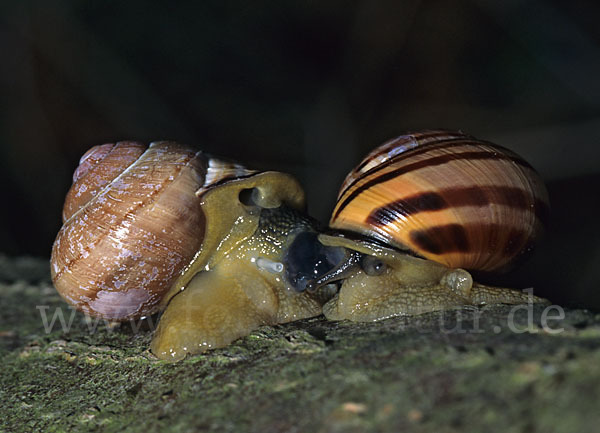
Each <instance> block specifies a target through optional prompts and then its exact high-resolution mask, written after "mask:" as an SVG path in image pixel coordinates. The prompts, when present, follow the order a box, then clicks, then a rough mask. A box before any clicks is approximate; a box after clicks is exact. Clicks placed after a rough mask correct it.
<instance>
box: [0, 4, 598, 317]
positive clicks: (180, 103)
mask: <svg viewBox="0 0 600 433" xmlns="http://www.w3.org/2000/svg"><path fill="white" fill-rule="evenodd" d="M11 3H12V4H11ZM599 17H600V6H599V4H598V2H595V1H591V0H589V1H579V2H563V1H559V0H522V1H517V0H504V1H501V2H500V1H493V0H464V1H432V0H422V1H419V0H402V1H399V0H383V1H372V0H354V1H348V0H346V1H341V0H333V1H327V2H317V1H302V2H291V1H283V0H273V1H254V2H247V1H242V0H230V1H211V2H209V1H206V2H200V1H188V2H185V1H182V2H177V3H175V2H164V3H163V4H162V5H161V4H159V3H158V2H152V3H150V2H145V1H139V0H133V1H128V2H121V1H102V2H99V1H97V2H91V1H86V2H80V1H64V0H63V1H60V0H54V1H52V2H48V1H20V2H1V6H0V20H1V25H0V47H1V49H2V52H3V53H4V54H3V56H2V67H1V68H0V95H1V98H0V104H1V107H0V108H1V110H0V182H1V185H2V196H3V197H2V203H3V205H2V211H1V212H0V253H4V254H7V255H13V256H16V255H34V256H41V257H49V255H50V249H51V245H52V242H53V240H54V236H55V235H56V232H57V231H58V229H59V227H60V225H61V221H60V218H61V207H62V201H63V198H64V195H65V193H66V191H67V190H68V188H69V185H70V179H71V174H72V172H73V170H74V168H75V167H76V165H77V161H78V159H79V157H80V156H81V155H82V154H83V153H84V152H85V151H86V149H88V148H89V147H91V146H93V145H96V144H100V143H104V142H112V141H115V140H123V139H131V140H140V141H145V142H150V141H153V140H160V139H172V140H177V141H180V142H183V143H187V144H190V145H194V146H196V147H198V148H200V149H203V150H205V151H208V152H211V153H214V154H218V155H222V156H227V157H230V158H234V159H237V160H239V161H243V162H244V163H246V164H247V165H248V166H252V167H257V168H271V169H277V170H281V171H286V172H290V173H293V174H294V175H296V176H297V177H298V178H299V179H300V180H301V181H302V183H303V184H304V185H305V186H306V190H307V193H308V199H309V211H310V213H311V214H313V215H314V216H316V217H317V218H319V219H321V220H322V221H326V220H327V217H328V214H329V212H330V211H331V209H332V207H333V204H334V200H335V196H336V193H337V189H338V187H339V185H340V183H341V181H342V179H343V177H344V175H345V173H346V172H347V171H348V170H350V169H351V168H352V167H353V165H354V164H356V163H357V162H358V161H359V160H360V159H361V157H362V156H363V155H364V154H365V153H366V152H367V151H369V150H370V149H372V148H373V147H374V146H376V145H378V144H380V143H381V142H383V141H385V140H387V139H388V138H391V137H394V136H396V135H399V134H401V133H403V132H405V131H410V130H416V129H421V128H450V129H462V130H464V131H468V132H470V133H471V134H473V135H475V136H477V137H480V138H485V139H488V140H491V141H494V142H497V143H499V144H501V145H504V146H506V147H509V148H511V149H513V150H515V151H516V152H518V153H520V154H521V155H522V156H524V157H525V158H526V159H527V160H528V161H530V162H531V163H532V165H533V166H534V167H536V168H537V169H538V171H539V172H540V173H541V175H542V176H543V177H544V179H545V180H546V182H547V185H548V189H549V191H550V197H551V202H552V221H551V226H550V228H549V230H548V233H547V236H546V238H545V240H544V241H543V242H542V243H541V244H540V245H539V247H538V249H537V252H536V253H535V255H534V256H533V257H532V259H531V260H530V261H529V262H528V263H526V264H525V265H524V266H523V267H522V268H520V269H519V270H518V271H516V272H514V273H511V274H510V275H508V276H504V277H501V278H500V280H499V282H500V283H504V284H514V285H515V286H516V287H521V288H524V287H531V286H534V287H535V288H536V293H537V294H540V295H544V296H548V297H550V298H551V299H552V300H554V301H556V302H559V303H563V304H566V305H570V306H583V307H588V308H592V309H596V310H598V309H600V235H599V231H598V223H597V220H598V216H597V215H598V212H599V211H600V198H599V194H598V186H600V31H599V29H598V18H599Z"/></svg>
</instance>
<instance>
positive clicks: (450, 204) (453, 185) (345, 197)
mask: <svg viewBox="0 0 600 433" xmlns="http://www.w3.org/2000/svg"><path fill="white" fill-rule="evenodd" d="M547 213H548V196H547V192H546V189H545V187H544V184H543V182H542V180H541V178H540V176H539V175H538V174H537V173H536V171H535V170H534V169H533V168H532V167H531V166H530V165H529V164H528V163H527V162H526V161H524V160H523V159H522V158H521V157H520V156H518V155H517V154H515V153H514V152H512V151H510V150H508V149H505V148H503V147H500V146H497V145H494V144H492V143H489V142H486V141H481V140H478V139H476V138H474V137H472V136H469V135H467V134H465V133H462V132H452V131H426V132H419V133H414V134H408V135H403V136H400V137H398V138H395V139H393V140H390V141H388V142H386V143H384V144H383V145H381V146H380V147H378V148H376V149H375V150H374V151H373V152H371V153H370V154H369V155H368V156H367V157H366V158H365V159H364V160H363V161H362V162H361V163H360V164H359V165H358V166H357V167H356V168H355V169H354V170H353V171H352V172H351V173H350V174H349V175H348V176H347V178H346V180H345V181H344V183H343V185H342V188H341V191H340V193H339V196H338V201H337V204H336V206H335V209H334V211H333V215H332V217H331V221H330V226H331V227H333V228H335V229H339V230H347V231H352V232H358V233H361V234H363V235H367V236H369V237H371V238H374V239H377V240H379V241H382V242H385V243H387V244H389V245H392V246H394V247H396V248H400V249H408V250H411V251H412V252H414V253H416V254H418V255H420V256H422V257H425V258H427V259H430V260H433V261H436V262H438V263H441V264H443V265H445V266H448V267H451V268H457V267H460V268H465V269H470V270H478V271H499V270H503V269H506V268H507V267H509V266H510V265H511V263H513V261H514V260H515V259H516V258H517V257H519V256H520V255H521V254H523V253H524V252H527V251H529V250H530V249H531V248H532V246H533V244H534V243H535V241H536V239H537V238H538V236H539V235H540V233H541V232H542V231H543V226H544V223H545V221H546V218H547Z"/></svg>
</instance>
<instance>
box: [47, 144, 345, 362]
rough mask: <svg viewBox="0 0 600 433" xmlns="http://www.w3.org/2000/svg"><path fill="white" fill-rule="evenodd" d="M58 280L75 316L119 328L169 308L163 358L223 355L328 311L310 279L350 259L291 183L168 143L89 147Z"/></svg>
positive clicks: (159, 344) (161, 341)
mask: <svg viewBox="0 0 600 433" xmlns="http://www.w3.org/2000/svg"><path fill="white" fill-rule="evenodd" d="M73 181H74V182H73V185H72V187H71V189H70V190H69V192H68V194H67V197H66V200H65V205H64V211H63V226H62V228H61V229H60V231H59V233H58V235H57V237H56V240H55V242H54V245H53V248H52V257H51V274H52V281H53V283H54V285H55V287H56V288H57V290H58V291H59V293H60V294H61V296H62V297H63V298H64V299H65V300H66V301H67V302H68V303H70V304H71V305H73V306H75V307H76V308H77V309H78V310H80V311H82V312H84V313H86V314H88V315H92V316H96V317H102V318H106V319H110V320H115V321H123V320H131V319H136V318H140V317H144V316H147V315H150V314H152V313H155V312H157V311H160V310H163V309H165V308H166V309H165V312H164V314H163V315H162V317H161V319H160V322H159V325H158V327H157V329H156V332H155V334H154V338H153V341H152V344H151V350H152V352H153V353H154V354H155V355H156V356H157V357H159V358H162V359H169V360H178V359H182V358H183V357H185V356H186V355H187V354H192V353H198V352H202V351H204V350H207V349H210V348H214V347H222V346H225V345H227V344H229V343H230V342H231V341H233V340H235V339H236V338H239V337H241V336H244V335H247V334H248V333H250V332H251V331H252V330H253V329H255V328H257V327H258V326H260V325H263V324H275V323H284V322H289V321H292V320H297V319H301V318H306V317H312V316H315V315H318V314H321V306H322V299H321V296H322V294H321V293H319V292H313V291H304V288H305V285H306V281H308V280H309V277H311V278H314V276H318V275H321V274H323V273H325V272H326V271H328V270H329V269H330V268H331V267H332V266H333V265H334V264H335V263H337V262H339V261H340V260H341V257H342V255H343V253H342V249H341V248H339V247H326V246H323V245H322V244H321V243H319V242H318V240H317V231H316V229H317V226H316V223H315V221H314V220H312V219H310V218H309V217H307V216H305V215H304V214H302V213H301V211H302V210H303V208H304V200H305V197H304V192H303V190H302V188H301V187H300V185H299V184H298V182H297V181H296V180H295V179H294V178H293V177H291V176H289V175H287V174H284V173H279V172H257V171H252V170H248V169H246V168H244V167H242V166H240V165H238V164H234V163H230V162H226V161H222V160H219V159H216V158H213V157H210V156H207V155H205V154H203V153H201V152H195V151H193V150H190V149H188V148H186V147H184V146H181V145H178V144H176V143H172V142H156V143H152V144H151V145H150V146H149V147H148V148H146V146H144V145H142V144H140V143H136V142H119V143H116V144H105V145H101V146H96V147H94V148H92V149H90V150H89V151H88V152H87V153H86V154H85V155H84V156H83V157H82V158H81V160H80V165H79V167H78V168H77V169H76V170H75V173H74V175H73Z"/></svg>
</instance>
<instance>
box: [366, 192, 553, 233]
mask: <svg viewBox="0 0 600 433" xmlns="http://www.w3.org/2000/svg"><path fill="white" fill-rule="evenodd" d="M492 203H493V204H499V205H503V206H508V207H511V208H517V209H524V210H525V209H527V208H529V207H530V206H531V205H532V204H534V201H533V198H532V197H531V195H530V194H528V193H527V191H525V190H522V189H520V188H515V187H509V186H497V187H494V186H488V187H482V186H469V187H462V188H450V189H445V190H442V191H440V192H431V191H430V192H424V193H421V194H415V195H412V196H410V197H406V198H403V199H400V200H396V201H393V202H391V203H388V204H386V205H384V206H382V207H380V208H377V209H375V210H374V211H373V212H371V213H370V214H369V216H368V217H367V219H366V222H367V223H368V224H370V225H376V226H384V225H386V224H389V223H391V222H393V221H395V220H398V219H400V218H401V217H403V216H409V215H413V214H417V213H419V212H428V211H437V210H442V209H448V208H450V207H463V206H487V205H489V204H492ZM542 204H543V203H542V202H540V201H539V200H536V201H535V205H534V212H536V214H537V211H538V210H540V211H542V209H543V206H542ZM538 217H540V216H538ZM540 220H541V218H540ZM542 221H543V220H542Z"/></svg>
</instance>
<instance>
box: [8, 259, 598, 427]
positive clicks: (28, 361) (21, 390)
mask: <svg viewBox="0 0 600 433" xmlns="http://www.w3.org/2000/svg"><path fill="white" fill-rule="evenodd" d="M0 295H1V296H0V306H1V310H0V314H1V316H0V357H1V359H2V370H1V371H2V374H1V376H0V431H3V432H4V431H6V432H13V431H49V432H61V431H114V432H138V431H139V432H154V431H167V429H168V430H169V431H175V432H191V431H204V430H214V431H236V432H237V431H261V432H296V431H298V432H307V431H317V432H363V431H380V432H400V431H404V432H482V431H485V432H486V433H490V432H503V433H507V432H509V433H510V432H544V433H549V432H569V433H573V432H597V431H599V430H600V315H597V314H593V313H590V312H588V311H584V310H566V311H565V317H564V319H556V317H557V315H558V311H557V310H556V309H553V310H546V319H547V320H546V321H544V320H543V315H544V308H545V307H543V306H535V307H531V308H529V309H527V308H520V309H517V310H515V309H514V308H511V307H507V306H500V307H486V308H484V309H481V310H477V309H461V310H456V311H452V312H446V313H439V314H427V315H422V316H418V317H413V318H396V319H390V320H386V321H382V322H379V323H370V324H353V323H347V322H339V323H332V322H327V321H326V320H324V319H323V318H315V319H311V320H305V321H301V322H297V323H292V324H288V325H283V326H277V327H274V328H272V327H264V328H261V329H259V330H257V331H256V332H254V333H253V334H252V335H250V336H249V337H247V338H244V339H241V340H239V341H237V342H236V343H235V344H233V345H231V346H229V347H227V348H225V349H221V350H215V351H213V352H210V353H208V354H206V355H202V356H196V357H193V358H190V359H186V360H185V361H183V362H180V363H177V364H171V363H166V362H162V361H157V360H156V359H154V358H153V357H152V355H151V354H150V353H149V352H148V351H147V349H146V348H147V347H148V343H149V341H150V337H151V331H150V330H149V329H150V327H151V326H150V324H149V323H143V324H138V325H140V329H138V330H136V329H134V328H132V326H131V324H123V325H120V326H117V327H110V326H107V325H106V324H105V323H103V322H99V323H95V322H90V321H86V319H85V317H84V316H83V315H81V314H79V313H77V314H75V313H73V312H72V310H70V309H68V308H67V307H66V305H65V304H64V303H63V302H62V301H61V300H60V298H59V297H58V295H57V294H56V293H55V291H54V289H53V288H52V286H51V284H50V282H49V279H48V271H47V263H46V262H44V261H40V260H33V259H18V260H17V259H8V258H6V257H0ZM57 311H62V312H63V315H64V316H63V317H64V320H65V323H66V326H65V327H64V329H63V326H61V324H60V321H59V319H56V320H55V322H54V325H53V326H50V324H51V320H52V317H53V316H54V314H55V313H56V312H57ZM42 313H45V314H46V318H47V322H46V326H47V327H48V328H51V329H48V331H46V329H45V325H44V321H43V319H42ZM71 318H72V322H71V324H70V326H68V324H69V321H70V320H71ZM553 318H554V319H553ZM544 325H545V326H544Z"/></svg>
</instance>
